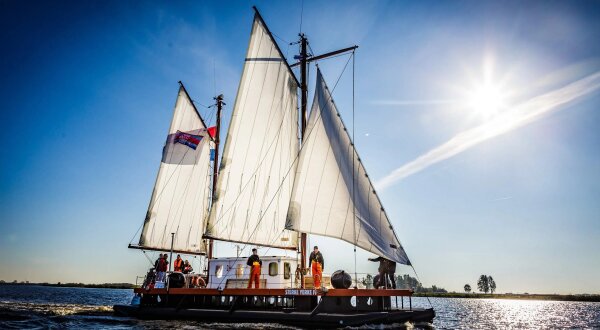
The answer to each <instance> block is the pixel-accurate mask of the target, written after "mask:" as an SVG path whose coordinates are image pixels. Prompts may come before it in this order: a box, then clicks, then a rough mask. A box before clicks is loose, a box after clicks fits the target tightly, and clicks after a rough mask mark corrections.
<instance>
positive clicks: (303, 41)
mask: <svg viewBox="0 0 600 330" xmlns="http://www.w3.org/2000/svg"><path fill="white" fill-rule="evenodd" d="M299 36H300V41H298V43H299V44H300V55H298V56H296V57H295V58H296V59H298V60H299V61H298V62H297V63H294V64H292V65H290V67H294V66H297V65H300V93H301V103H300V112H301V113H302V115H301V116H302V119H301V123H302V126H301V127H302V129H301V130H300V137H301V139H302V142H304V135H305V130H306V116H307V104H308V83H307V74H306V73H307V69H308V65H309V64H310V62H312V61H317V60H320V59H325V58H327V57H331V56H334V55H338V54H342V53H345V52H349V51H354V50H355V49H356V48H358V46H352V47H348V48H344V49H339V50H336V51H333V52H329V53H325V54H322V55H318V56H314V55H312V54H311V55H310V57H309V54H308V52H307V50H306V48H307V46H308V39H307V38H306V36H305V35H304V33H300V34H299ZM300 255H301V260H300V269H301V272H300V277H301V279H300V286H301V287H302V288H304V270H305V269H306V233H300Z"/></svg>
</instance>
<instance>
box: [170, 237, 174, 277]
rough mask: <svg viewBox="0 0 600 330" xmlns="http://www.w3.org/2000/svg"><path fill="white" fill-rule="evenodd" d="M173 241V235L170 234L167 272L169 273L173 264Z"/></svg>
mask: <svg viewBox="0 0 600 330" xmlns="http://www.w3.org/2000/svg"><path fill="white" fill-rule="evenodd" d="M174 240H175V233H171V255H170V256H169V272H170V271H171V265H172V264H173V241H174Z"/></svg>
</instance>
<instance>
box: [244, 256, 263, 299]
mask: <svg viewBox="0 0 600 330" xmlns="http://www.w3.org/2000/svg"><path fill="white" fill-rule="evenodd" d="M246 264H247V265H248V266H250V280H249V281H248V289H250V288H252V282H254V288H255V289H258V288H259V287H260V268H261V266H262V261H261V260H260V258H259V257H258V250H256V248H254V249H252V255H251V256H250V257H249V258H248V262H246Z"/></svg>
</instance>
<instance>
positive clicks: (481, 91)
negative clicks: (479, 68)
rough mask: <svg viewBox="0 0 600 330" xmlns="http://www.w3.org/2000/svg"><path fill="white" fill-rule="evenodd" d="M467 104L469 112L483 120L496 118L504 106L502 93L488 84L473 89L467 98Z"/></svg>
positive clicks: (496, 87)
mask: <svg viewBox="0 0 600 330" xmlns="http://www.w3.org/2000/svg"><path fill="white" fill-rule="evenodd" d="M467 104H468V107H469V108H470V109H471V110H473V111H474V112H475V113H477V114H479V115H481V116H483V117H485V118H491V117H494V116H496V115H497V114H499V113H500V112H501V111H502V109H504V108H505V106H506V104H505V95H504V93H503V91H502V90H501V89H500V88H499V87H498V86H495V85H493V84H490V83H484V84H482V85H481V86H479V87H476V88H474V89H473V90H472V91H471V92H470V93H469V95H468V96H467Z"/></svg>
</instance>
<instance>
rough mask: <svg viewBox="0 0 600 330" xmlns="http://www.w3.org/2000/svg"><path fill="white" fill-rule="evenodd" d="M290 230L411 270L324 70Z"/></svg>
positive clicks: (302, 157)
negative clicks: (342, 244)
mask: <svg viewBox="0 0 600 330" xmlns="http://www.w3.org/2000/svg"><path fill="white" fill-rule="evenodd" d="M353 187H355V190H354V191H355V193H354V196H352V195H353ZM354 213H355V214H356V218H355V217H354ZM286 228H287V229H290V230H295V231H298V232H304V233H310V234H316V235H323V236H329V237H334V238H338V239H342V240H344V241H346V242H349V243H352V244H356V245H357V246H358V247H361V248H363V249H365V250H367V251H370V252H373V253H375V254H377V255H380V256H383V257H385V258H388V259H390V260H393V261H396V262H398V263H402V264H410V262H409V259H408V256H407V255H406V253H405V251H404V249H403V248H402V245H401V244H400V241H399V240H398V238H397V237H396V234H395V232H394V229H393V228H392V225H391V223H390V221H389V219H388V217H387V214H386V213H385V210H384V209H383V206H382V205H381V202H380V201H379V198H378V197H377V195H376V193H375V190H374V188H373V185H372V184H371V181H370V180H369V177H368V176H367V173H366V171H365V168H364V166H363V164H362V163H361V162H360V158H359V157H358V153H357V152H356V149H355V148H354V145H353V143H352V140H351V139H350V136H349V135H348V132H347V130H346V127H345V126H344V123H343V122H342V120H341V118H340V115H339V112H338V111H337V108H336V106H335V104H334V103H333V99H332V98H331V93H330V91H329V90H328V89H327V86H326V84H325V81H324V80H323V76H322V75H321V72H320V70H317V86H316V91H315V97H314V101H313V106H312V110H311V113H310V117H309V119H308V124H307V127H306V131H305V140H304V142H303V146H302V150H301V151H300V160H299V163H298V167H297V174H296V179H295V184H294V190H293V194H292V199H291V202H290V207H289V210H288V217H287V223H286Z"/></svg>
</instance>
